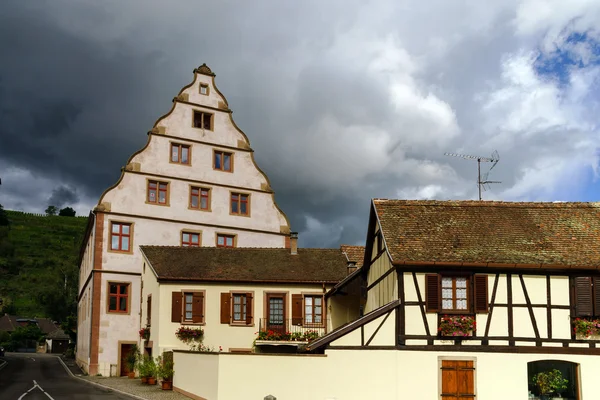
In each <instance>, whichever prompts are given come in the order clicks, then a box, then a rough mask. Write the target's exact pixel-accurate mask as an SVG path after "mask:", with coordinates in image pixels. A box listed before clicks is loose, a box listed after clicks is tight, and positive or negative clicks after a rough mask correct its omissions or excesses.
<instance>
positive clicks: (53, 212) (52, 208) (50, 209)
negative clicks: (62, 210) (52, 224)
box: [44, 206, 58, 217]
mask: <svg viewBox="0 0 600 400" xmlns="http://www.w3.org/2000/svg"><path fill="white" fill-rule="evenodd" d="M44 212H45V213H46V215H47V216H49V217H50V216H52V215H56V213H57V212H58V208H56V206H48V208H46V211H44Z"/></svg>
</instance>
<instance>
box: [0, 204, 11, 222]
mask: <svg viewBox="0 0 600 400" xmlns="http://www.w3.org/2000/svg"><path fill="white" fill-rule="evenodd" d="M8 225H10V220H9V219H8V214H7V213H6V211H4V207H2V204H0V226H8Z"/></svg>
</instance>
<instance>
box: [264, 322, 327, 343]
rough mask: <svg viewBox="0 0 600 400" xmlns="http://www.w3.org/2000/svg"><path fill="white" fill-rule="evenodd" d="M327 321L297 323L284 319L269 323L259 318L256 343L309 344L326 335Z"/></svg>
mask: <svg viewBox="0 0 600 400" xmlns="http://www.w3.org/2000/svg"><path fill="white" fill-rule="evenodd" d="M327 323H328V321H327V320H322V322H321V323H318V324H316V323H312V322H307V321H306V320H304V321H302V320H300V321H298V320H296V319H285V320H279V321H269V320H268V319H265V318H261V319H260V320H259V331H258V337H257V338H256V340H257V341H279V342H310V341H311V340H314V339H317V338H319V337H321V336H323V335H325V333H327Z"/></svg>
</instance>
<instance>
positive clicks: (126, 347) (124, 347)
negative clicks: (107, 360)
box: [120, 344, 133, 376]
mask: <svg viewBox="0 0 600 400" xmlns="http://www.w3.org/2000/svg"><path fill="white" fill-rule="evenodd" d="M132 348H133V345H132V344H121V371H120V376H127V374H128V373H129V367H128V366H127V355H128V354H129V353H130V352H131V349H132Z"/></svg>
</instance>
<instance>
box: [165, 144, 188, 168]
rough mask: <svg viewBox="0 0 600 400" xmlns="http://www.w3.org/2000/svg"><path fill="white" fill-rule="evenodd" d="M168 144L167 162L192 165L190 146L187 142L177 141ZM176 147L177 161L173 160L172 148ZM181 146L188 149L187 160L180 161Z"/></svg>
mask: <svg viewBox="0 0 600 400" xmlns="http://www.w3.org/2000/svg"><path fill="white" fill-rule="evenodd" d="M169 143H170V146H169V150H170V151H169V163H171V164H178V165H186V166H188V167H191V166H192V146H191V145H189V144H183V143H178V142H169ZM174 147H177V148H178V150H177V159H178V160H179V161H173V148H174ZM183 148H187V151H188V158H187V160H188V161H187V162H185V163H184V162H182V161H181V153H182V152H183Z"/></svg>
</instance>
